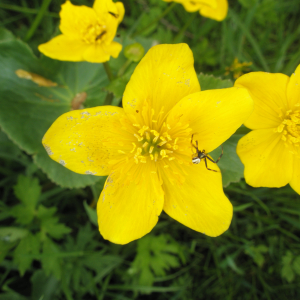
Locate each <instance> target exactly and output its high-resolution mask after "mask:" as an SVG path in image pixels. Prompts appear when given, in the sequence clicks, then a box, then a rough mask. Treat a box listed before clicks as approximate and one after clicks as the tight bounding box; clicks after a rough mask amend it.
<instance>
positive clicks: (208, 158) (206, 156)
mask: <svg viewBox="0 0 300 300" xmlns="http://www.w3.org/2000/svg"><path fill="white" fill-rule="evenodd" d="M206 158H208V159H209V157H207V156H205V157H204V162H205V167H206V169H207V170H209V171H213V172H218V171H217V170H213V169H210V168H208V167H207V160H206ZM209 160H211V159H209Z"/></svg>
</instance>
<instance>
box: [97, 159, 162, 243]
mask: <svg viewBox="0 0 300 300" xmlns="http://www.w3.org/2000/svg"><path fill="white" fill-rule="evenodd" d="M151 172H154V165H153V164H152V165H151V164H148V163H147V164H138V165H135V164H134V165H132V166H131V168H129V169H128V170H126V171H124V170H123V172H122V173H120V172H119V171H116V172H114V173H112V174H110V175H109V177H108V178H107V180H106V183H105V186H104V188H103V191H102V193H101V195H100V198H99V200H98V204H97V215H98V224H99V230H100V233H101V234H102V236H103V238H104V239H107V240H109V241H111V242H113V243H116V244H127V243H129V242H131V241H133V240H136V239H139V238H141V237H142V236H144V235H145V234H147V233H148V232H150V231H151V229H152V228H153V227H154V226H155V224H156V223H157V221H158V216H159V215H160V213H161V211H162V208H163V199H164V194H163V190H162V188H161V185H160V183H159V181H158V177H157V174H154V173H151Z"/></svg>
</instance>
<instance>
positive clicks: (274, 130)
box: [235, 65, 300, 194]
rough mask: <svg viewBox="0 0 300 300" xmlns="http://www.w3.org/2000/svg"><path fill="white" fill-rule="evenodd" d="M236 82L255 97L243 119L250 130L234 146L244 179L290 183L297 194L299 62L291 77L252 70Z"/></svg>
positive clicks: (299, 169)
mask: <svg viewBox="0 0 300 300" xmlns="http://www.w3.org/2000/svg"><path fill="white" fill-rule="evenodd" d="M235 86H236V87H244V88H247V89H248V91H249V93H250V95H251V97H252V98H253V100H254V111H253V113H252V114H251V116H250V118H249V119H248V120H247V121H246V122H245V125H246V126H247V127H249V128H250V129H252V130H253V131H251V132H250V133H248V134H247V135H246V136H244V137H243V138H242V139H241V140H240V141H239V143H238V147H237V153H238V155H239V157H240V159H241V160H242V162H243V164H244V165H245V179H246V182H247V183H248V184H250V185H252V186H254V187H261V186H264V187H281V186H284V185H286V184H288V183H289V184H290V186H291V187H292V188H293V189H294V190H295V191H296V192H297V193H298V194H300V147H299V145H300V65H299V66H298V68H297V70H296V71H295V73H294V74H293V75H292V76H291V77H288V76H286V75H284V74H279V73H278V74H269V73H264V72H253V73H249V74H246V75H243V76H242V77H240V78H239V79H238V80H237V81H236V83H235Z"/></svg>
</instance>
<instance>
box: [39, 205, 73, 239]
mask: <svg viewBox="0 0 300 300" xmlns="http://www.w3.org/2000/svg"><path fill="white" fill-rule="evenodd" d="M55 212H56V208H55V207H50V208H46V207H45V206H43V205H40V206H39V207H38V211H37V217H38V218H39V219H40V221H41V233H43V234H44V235H45V234H49V235H50V236H51V237H53V238H56V239H61V238H62V237H63V235H64V234H67V233H70V232H71V231H72V230H71V228H69V227H67V226H66V225H64V224H61V223H59V222H58V218H57V217H54V216H53V215H54V214H55Z"/></svg>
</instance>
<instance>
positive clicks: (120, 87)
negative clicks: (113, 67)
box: [105, 75, 130, 99]
mask: <svg viewBox="0 0 300 300" xmlns="http://www.w3.org/2000/svg"><path fill="white" fill-rule="evenodd" d="M129 77H130V76H129ZM128 81H129V78H128V76H127V75H124V76H121V77H118V78H116V79H115V80H113V81H112V82H111V83H110V84H109V85H108V86H107V87H106V88H105V89H106V90H107V91H109V92H112V93H113V94H114V95H115V97H116V98H117V99H121V98H122V97H123V93H124V91H125V88H126V85H127V83H128Z"/></svg>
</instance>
